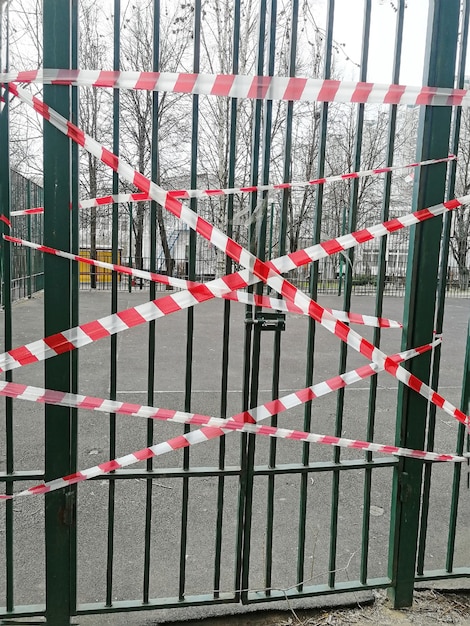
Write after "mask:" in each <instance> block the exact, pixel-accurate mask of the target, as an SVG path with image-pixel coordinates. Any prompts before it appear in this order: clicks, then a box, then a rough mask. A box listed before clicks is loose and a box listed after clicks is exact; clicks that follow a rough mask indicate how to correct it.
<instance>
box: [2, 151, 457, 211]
mask: <svg viewBox="0 0 470 626" xmlns="http://www.w3.org/2000/svg"><path fill="white" fill-rule="evenodd" d="M456 158H457V157H456V156H455V155H454V154H449V156H447V157H444V158H442V159H429V160H427V161H419V162H417V163H409V164H408V165H396V166H393V167H379V168H376V169H372V170H362V171H360V172H348V173H346V174H337V175H335V176H328V177H326V178H315V179H314V180H308V181H304V182H291V183H277V184H275V185H252V186H250V187H229V188H227V189H180V190H171V191H168V194H169V195H171V196H173V197H174V198H208V197H209V198H213V197H216V196H224V195H225V196H226V195H231V194H238V193H256V192H262V191H282V190H283V189H294V188H296V187H308V186H314V185H324V184H326V183H333V182H338V181H345V180H351V179H353V178H364V177H366V176H376V175H379V174H386V173H389V172H396V171H400V170H407V169H410V168H414V167H425V166H427V165H435V164H436V163H446V162H448V161H453V160H455V159H456ZM148 200H151V198H150V196H148V195H147V194H145V193H141V192H139V193H119V194H113V195H108V196H101V197H100V198H91V199H90V200H82V201H81V202H80V203H79V205H78V207H79V208H80V209H90V208H94V207H100V206H104V205H107V204H113V203H117V204H124V203H126V202H145V201H148ZM43 212H44V207H35V208H32V209H22V210H19V211H12V212H11V213H10V217H16V216H19V215H35V214H38V213H43ZM4 219H5V218H4Z"/></svg>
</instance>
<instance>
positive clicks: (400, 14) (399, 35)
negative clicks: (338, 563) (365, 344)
mask: <svg viewBox="0 0 470 626" xmlns="http://www.w3.org/2000/svg"><path fill="white" fill-rule="evenodd" d="M404 15H405V0H400V2H399V4H398V6H397V21H396V31H395V51H394V61H393V76H392V82H393V83H394V84H397V83H398V82H399V80H400V65H401V51H402V43H403V26H404ZM396 126H397V106H396V105H392V106H391V107H390V117H389V123H388V141H387V156H386V165H387V166H391V165H392V164H393V153H394V149H395V133H396ZM391 188H392V175H391V173H388V174H386V175H385V179H384V192H383V201H382V211H381V217H380V220H381V221H382V222H385V221H386V220H388V219H389V213H390V211H389V208H390V197H391ZM386 251H387V238H386V237H382V238H381V239H380V243H379V262H378V267H377V290H376V294H375V315H376V316H377V317H382V311H383V295H384V290H385V274H386V261H385V254H386ZM380 338H381V329H380V328H374V338H373V342H374V345H375V346H380ZM376 402H377V377H376V376H373V377H372V378H371V382H370V388H369V402H368V407H369V408H368V416H367V434H366V440H367V441H372V440H373V438H374V430H375V410H376ZM365 458H366V460H367V461H371V460H372V454H371V453H370V452H367V453H366V455H365ZM371 487H372V468H366V469H365V475H364V507H363V517H362V548H361V566H360V580H361V583H362V584H366V582H367V567H368V557H369V528H370V504H371Z"/></svg>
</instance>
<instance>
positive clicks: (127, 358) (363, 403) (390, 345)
mask: <svg viewBox="0 0 470 626" xmlns="http://www.w3.org/2000/svg"><path fill="white" fill-rule="evenodd" d="M162 295H164V294H162ZM146 298H148V293H146V292H145V291H143V292H140V291H137V292H133V293H131V294H129V293H127V292H121V293H120V294H119V309H124V308H127V307H131V306H135V305H136V304H138V303H139V302H143V301H145V299H146ZM341 300H342V299H341V298H337V297H334V296H328V297H322V298H320V302H321V303H322V304H323V305H325V306H329V307H334V308H338V309H339V308H341ZM373 307H374V299H373V298H372V297H371V296H363V297H354V298H353V304H352V307H351V309H352V310H353V311H354V312H358V313H370V314H372V313H373ZM402 310H403V299H402V298H385V300H384V312H383V316H384V317H390V318H392V319H395V320H399V321H401V320H402V318H403V315H402ZM42 311H43V297H42V295H41V294H38V295H37V296H35V297H34V298H33V299H31V300H23V301H19V302H17V303H16V304H15V305H14V308H13V332H14V342H13V343H14V346H19V345H22V344H24V343H27V342H29V341H33V340H35V339H39V338H41V337H42V336H43V330H42V329H43V317H42V315H43V313H42ZM109 312H110V294H109V293H107V292H97V293H91V292H81V293H80V322H85V321H91V320H93V319H96V318H98V317H101V316H104V315H107V314H108V313H109ZM469 313H470V301H469V300H468V299H452V298H449V299H448V300H447V305H446V315H445V328H444V335H443V347H442V359H441V375H440V387H439V388H440V391H441V392H442V394H443V395H444V396H445V397H446V398H447V399H448V400H450V401H451V402H453V403H454V404H457V405H458V404H459V402H460V394H461V381H462V371H463V360H464V338H465V336H466V328H467V322H468V318H469ZM0 318H1V319H0V322H1V323H2V326H1V332H3V312H2V313H0ZM222 322H223V303H222V302H221V301H211V302H207V303H204V304H201V305H199V306H197V307H196V309H195V334H194V357H193V370H192V372H193V379H192V390H193V393H192V402H191V411H194V412H200V413H204V414H208V415H214V416H218V415H220V378H221V361H222V355H221V343H222V333H223V324H222ZM307 325H308V320H307V319H306V318H304V317H301V316H296V315H294V314H288V315H287V319H286V331H285V332H284V333H283V336H282V352H281V361H280V386H281V391H280V394H281V395H284V394H285V393H288V392H290V391H294V390H297V389H300V388H302V387H303V386H304V385H305V368H306V360H307V356H306V338H307ZM244 327H245V324H244V307H243V306H242V305H239V304H237V303H234V304H233V305H232V315H231V327H230V369H229V381H228V388H229V393H228V404H229V406H228V414H233V413H236V412H238V411H239V410H240V409H241V402H242V383H243V346H244V343H243V336H244ZM355 328H356V329H358V330H359V332H360V333H361V334H363V335H364V336H367V337H368V338H371V337H372V329H367V328H364V327H362V326H359V327H355ZM273 338H274V333H263V334H262V351H261V362H260V393H259V400H260V402H264V401H267V400H269V399H270V398H271V376H272V367H273ZM382 338H383V339H382V349H383V350H384V351H385V352H387V353H388V354H392V353H395V352H398V351H399V350H400V348H401V344H400V341H401V333H400V331H399V330H392V329H387V330H384V331H383V333H382ZM147 342H148V328H147V326H146V325H143V326H139V327H137V328H134V329H132V330H129V331H126V332H124V333H120V334H119V335H118V387H117V389H118V393H117V398H118V400H126V401H129V402H135V403H141V404H146V403H147ZM109 344H110V342H109V340H108V339H105V340H102V341H99V342H96V343H94V344H92V345H89V346H86V347H84V348H82V349H81V350H80V354H79V366H80V383H79V390H80V392H81V393H84V394H89V395H95V396H99V397H107V395H108V394H109V376H110V358H109ZM338 349H339V340H337V339H336V338H335V337H333V336H331V335H330V334H329V333H328V332H327V331H325V330H324V329H318V330H317V339H316V348H315V382H320V381H322V380H325V379H326V378H328V377H330V376H333V375H335V374H336V373H337V371H338ZM156 352H157V359H156V378H155V404H156V405H157V406H160V407H165V408H171V409H180V410H184V387H185V363H186V313H185V312H179V313H176V314H174V315H170V316H168V317H167V318H165V319H162V320H160V321H158V322H157V338H156ZM364 363H365V361H364V359H363V357H361V356H360V355H357V354H355V353H353V352H352V351H349V356H348V369H353V368H354V367H358V366H359V365H362V364H364ZM14 380H15V381H17V382H25V383H29V384H33V385H37V386H43V365H42V364H34V365H30V366H27V367H24V368H21V369H20V370H17V371H16V372H15V373H14ZM396 396H397V381H396V380H395V379H393V378H391V377H390V376H389V375H388V374H381V375H380V376H379V391H378V398H377V411H376V435H375V440H376V441H377V442H379V443H386V444H387V443H393V442H394V432H395V414H396ZM368 401H369V383H368V381H363V382H362V383H359V384H357V385H355V386H352V387H351V388H350V389H348V390H347V391H346V394H345V410H344V421H343V432H342V434H343V436H344V437H349V438H361V439H364V438H365V436H366V435H365V432H366V431H365V429H366V424H367V408H368ZM2 411H3V408H2ZM335 411H336V394H330V395H329V396H326V397H325V398H322V399H319V400H318V401H315V402H314V405H313V421H312V430H313V431H314V432H318V433H324V434H333V433H334V422H335ZM43 413H44V409H43V407H42V406H41V405H38V404H30V403H27V402H24V401H15V412H14V437H15V439H14V441H15V444H14V445H15V448H14V449H15V469H16V470H17V471H18V470H39V469H41V468H42V467H43V456H44V451H43V421H44V420H43ZM302 417H303V409H302V407H300V408H298V409H295V410H292V411H290V412H289V413H286V414H284V415H282V416H280V417H279V425H280V426H286V427H288V428H299V429H302ZM2 427H3V426H2ZM78 428H79V433H78V437H79V439H78V441H79V450H78V468H79V469H84V468H87V467H90V466H92V465H96V464H98V463H100V462H102V461H105V460H108V459H109V453H108V449H109V420H108V418H107V417H106V415H104V414H99V413H91V412H87V411H81V412H80V413H79V427H78ZM146 428H147V424H146V421H145V420H139V419H136V418H131V417H125V416H118V417H117V453H118V455H122V454H126V453H128V452H132V451H134V450H138V449H140V448H143V447H145V445H146ZM181 432H183V430H182V426H180V425H177V424H163V423H157V424H155V442H160V441H164V440H166V439H168V438H170V437H173V436H176V435H178V434H180V433H181ZM456 433H457V423H456V422H454V421H453V420H452V418H450V417H449V416H447V415H446V414H445V413H443V412H441V411H438V414H437V428H436V449H437V450H438V451H440V452H452V451H454V450H455V445H456ZM269 445H270V440H268V438H259V439H257V442H256V455H255V463H256V464H257V465H267V463H268V460H269ZM4 446H5V437H4V436H2V437H1V438H0V470H4V467H5V466H4ZM301 446H302V444H299V443H298V442H293V441H289V442H287V441H279V442H278V444H277V461H276V462H277V463H278V464H289V463H299V462H300V460H301V454H302V447H301ZM218 453H219V443H218V441H214V442H210V443H204V444H200V445H197V446H194V447H193V448H191V451H190V465H191V467H216V466H217V464H218ZM332 455H333V448H331V447H327V446H312V448H311V459H312V460H315V461H325V462H326V461H331V459H332ZM375 456H376V457H379V456H380V455H375ZM342 458H343V459H350V460H352V459H362V458H363V454H361V453H359V452H357V451H350V450H346V451H343V452H342ZM225 461H226V465H227V466H232V467H234V468H235V467H237V466H238V465H239V462H240V436H239V435H237V434H235V433H233V434H230V435H229V436H227V437H226V460H225ZM182 462H183V453H182V452H173V453H171V454H166V455H164V456H162V457H159V458H158V459H157V460H156V461H155V467H157V468H158V467H161V468H181V467H182ZM136 467H138V466H136ZM467 473H468V468H467V466H462V487H461V491H462V496H461V503H460V509H459V525H458V533H457V541H456V556H455V563H454V564H455V566H456V567H459V566H469V565H470V530H469V529H468V524H467V523H466V520H468V515H469V514H470V496H469V492H468V491H467ZM452 476H453V466H452V465H451V464H442V465H439V466H436V467H435V468H434V470H433V480H432V487H431V499H430V516H429V526H428V540H427V544H426V559H425V567H426V569H430V570H433V569H439V568H442V567H444V566H445V558H446V554H445V545H446V541H447V528H448V519H449V506H450V489H451V484H452ZM391 479H392V468H391V467H385V468H383V469H377V470H374V472H373V481H372V502H371V504H372V506H371V529H370V555H369V576H370V577H383V576H386V575H387V554H388V534H389V525H390V497H391ZM108 482H109V481H108V480H107V479H102V480H101V479H99V480H95V481H88V482H85V483H82V484H80V485H79V502H78V515H77V523H78V590H77V593H78V601H79V602H80V603H94V602H103V601H104V598H105V587H106V542H107V501H108ZM189 483H190V485H189V519H190V523H189V526H188V547H187V551H186V552H187V553H186V592H187V593H188V594H189V595H193V594H201V593H210V592H211V591H212V589H213V562H214V550H215V547H214V543H215V541H214V537H215V528H216V503H217V499H216V498H217V483H218V480H217V478H215V477H207V476H200V477H192V478H191V479H190V481H189ZM339 484H340V493H339V518H338V545H337V567H338V572H337V578H338V580H343V581H347V580H357V579H358V577H359V567H360V545H361V533H362V507H363V490H364V470H354V471H348V472H343V473H342V474H341V479H340V483H339ZM23 485H24V486H27V485H26V484H24V483H21V484H20V483H17V484H16V490H19V488H20V486H21V487H22V486H23ZM182 489H183V481H182V479H180V478H171V477H168V476H165V477H162V478H158V479H156V480H155V481H154V489H153V496H152V501H153V514H152V515H153V533H152V544H151V545H152V547H151V557H152V569H151V572H152V574H151V581H150V596H151V597H154V598H157V597H165V596H175V595H176V596H177V594H178V563H179V536H180V519H181V500H182ZM308 489H309V495H308V519H307V527H306V532H307V548H306V560H307V563H308V566H307V568H306V569H308V573H307V574H306V580H308V581H309V582H310V583H318V584H321V583H324V582H326V580H327V572H328V548H329V540H330V539H329V527H330V514H331V507H332V504H331V503H332V475H331V472H323V473H321V472H318V473H315V474H311V475H310V477H309V486H308ZM274 494H275V495H274V551H273V583H272V585H273V587H275V588H277V589H285V588H287V587H289V586H292V585H294V584H295V582H296V558H297V543H296V542H297V525H298V502H299V476H298V474H289V473H284V474H282V475H279V476H277V477H276V481H275V492H274ZM237 496H238V477H237V476H236V475H233V476H230V477H228V478H226V479H225V491H224V520H223V524H224V534H223V544H222V554H223V557H222V572H221V590H222V591H227V592H232V591H233V571H234V563H235V553H234V546H235V533H236V519H237ZM145 499H146V483H145V481H143V480H141V479H130V480H126V481H122V480H121V481H118V482H117V487H116V496H115V507H116V525H115V535H114V546H115V561H114V583H113V598H114V599H115V600H129V599H137V598H140V597H141V594H142V572H143V558H144V548H143V545H144V524H145ZM254 502H255V507H254V511H253V535H252V551H251V570H250V572H251V573H250V588H251V589H263V588H264V586H265V585H264V569H265V538H266V519H267V501H266V477H263V480H256V481H255V498H254ZM43 506H44V503H43V500H42V497H40V496H35V497H30V498H25V499H21V500H17V501H16V502H15V505H14V510H15V516H14V519H15V548H14V551H15V559H16V568H15V603H16V604H33V603H41V602H43V601H44V577H43V574H42V573H43V571H44V552H43V546H42V541H43V539H42V538H43V522H44V516H43ZM3 524H4V519H3V516H2V518H1V521H0V537H2V535H3V536H4V530H5V529H4V526H3ZM2 550H3V546H2ZM2 559H3V557H2ZM32 572H34V573H35V575H34V576H32ZM4 574H5V572H4V568H1V569H0V597H2V598H3V597H4V585H5V580H4ZM366 595H368V596H370V594H366ZM324 600H325V599H323V602H324ZM337 600H338V597H335V601H337ZM327 601H328V598H327ZM309 603H310V605H313V604H315V603H318V599H317V600H314V601H306V602H305V603H304V604H306V605H308V604H309ZM0 604H3V601H0ZM283 604H284V603H281V604H280V605H279V606H282V605H283ZM250 608H251V609H254V608H255V607H253V606H252V607H250ZM235 609H237V607H234V606H231V605H227V606H226V607H225V608H224V607H223V606H219V607H213V608H212V609H211V611H212V613H216V612H222V611H227V612H233V611H234V610H235ZM205 611H207V609H205V608H195V609H191V611H190V612H189V613H188V614H187V615H186V617H199V618H200V617H202V616H203V615H204V614H205V613H204V612H205ZM157 617H158V619H171V618H172V617H174V618H175V619H180V618H182V617H181V610H178V611H177V612H174V611H173V612H172V611H170V610H164V611H160V612H159V613H158V614H152V616H150V615H149V614H146V613H145V612H143V613H140V614H139V613H132V614H122V615H115V616H109V617H107V618H105V617H90V618H80V620H77V621H80V623H83V624H97V625H98V624H108V623H109V624H111V623H112V624H135V625H136V626H137V625H138V624H139V625H140V624H150V623H155V620H156V619H157ZM107 620H110V621H107Z"/></svg>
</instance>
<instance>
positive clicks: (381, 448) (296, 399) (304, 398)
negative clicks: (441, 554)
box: [0, 340, 466, 500]
mask: <svg viewBox="0 0 470 626" xmlns="http://www.w3.org/2000/svg"><path fill="white" fill-rule="evenodd" d="M439 341H440V340H436V341H434V342H433V343H432V344H427V345H426V346H422V347H420V348H415V349H411V350H407V351H405V352H402V353H399V354H395V355H393V356H391V357H389V358H390V359H391V360H393V361H394V362H395V363H399V362H402V361H404V360H408V359H410V358H413V357H415V356H417V355H418V354H422V353H423V352H426V351H427V350H430V349H432V348H433V347H434V346H435V345H436V344H437V343H438V342H439ZM382 369H383V368H381V367H380V366H379V365H377V364H375V363H370V364H368V365H364V366H362V367H360V368H358V369H356V370H352V371H350V372H346V373H345V374H341V375H338V376H335V377H334V378H331V379H329V380H326V381H324V382H322V383H318V384H316V385H312V386H311V387H307V388H305V389H302V390H300V391H297V392H295V393H292V394H289V395H287V396H284V397H283V398H280V399H278V400H272V401H270V402H267V403H266V404H264V405H261V406H259V407H256V408H254V409H250V410H249V411H243V412H242V413H239V414H237V415H234V416H233V417H231V418H229V419H227V420H225V419H221V418H214V417H210V416H207V415H200V414H195V413H185V412H182V411H174V410H168V409H159V408H156V407H148V406H142V405H136V404H129V403H123V402H116V401H111V400H104V399H101V398H94V397H91V396H79V395H74V394H69V393H65V392H57V391H50V390H46V389H40V388H37V387H31V386H27V385H21V384H18V383H7V382H4V383H1V382H0V395H6V396H9V397H12V398H16V399H24V400H30V401H34V402H44V403H50V404H55V405H62V406H69V407H76V408H79V409H88V410H94V411H103V412H106V413H109V412H113V413H120V414H124V415H133V416H139V417H144V418H146V419H159V420H164V421H173V422H178V423H185V424H197V425H202V424H204V427H203V428H200V429H199V430H196V431H192V432H190V433H186V434H185V435H180V436H179V437H174V438H173V439H169V440H168V441H165V442H163V443H159V444H156V445H154V446H150V447H148V448H144V449H142V450H139V451H137V452H133V453H131V454H127V455H125V456H123V457H120V458H117V459H113V460H111V461H107V462H105V463H101V464H99V465H96V466H94V467H91V468H88V469H86V470H81V471H79V472H75V473H74V474H71V475H69V476H64V477H62V478H57V479H54V480H52V481H49V482H43V483H41V484H39V485H36V486H34V487H30V488H28V489H25V490H24V491H21V492H19V493H17V494H14V495H0V500H10V499H12V498H16V497H21V496H28V495H38V494H44V493H49V492H50V491H55V490H57V489H61V488H63V487H66V486H68V485H73V484H75V483H78V482H81V481H84V480H88V479H90V478H95V477H96V476H100V475H103V474H107V473H109V472H111V471H113V470H116V469H120V468H122V467H126V466H129V465H132V464H134V463H138V462H139V461H144V460H146V459H149V458H152V457H155V456H160V455H161V454H165V453H166V452H171V451H173V450H178V449H181V448H184V447H187V446H191V445H195V444H197V443H201V442H204V441H210V440H211V439H215V438H217V437H220V436H222V435H226V434H228V433H230V432H233V431H239V432H248V433H252V434H256V435H265V436H270V437H279V438H282V439H293V440H296V441H304V442H311V443H320V444H325V445H330V446H339V447H344V448H354V449H358V450H365V451H370V452H381V453H383V454H392V455H396V456H407V457H411V458H416V459H420V460H423V461H447V462H448V461H451V462H462V461H464V460H465V458H466V457H465V456H457V455H454V454H440V453H436V452H425V451H423V450H411V449H409V448H401V447H397V446H390V445H384V444H378V443H371V442H367V441H361V440H355V439H346V438H344V437H335V436H331V435H319V434H316V433H309V432H305V431H298V430H290V429H285V428H277V427H273V426H258V424H257V423H258V422H260V421H262V420H264V419H266V418H268V417H272V416H273V415H277V414H279V413H281V412H283V411H286V410H288V409H290V408H293V407H294V406H299V405H301V404H304V403H305V402H308V401H311V400H313V399H315V398H319V397H321V396H324V395H326V394H328V393H331V392H333V391H336V390H337V389H340V388H342V387H345V386H347V385H350V384H353V383H354V382H358V381H360V380H364V379H365V378H368V377H370V376H373V375H374V374H377V373H378V372H379V371H381V370H382Z"/></svg>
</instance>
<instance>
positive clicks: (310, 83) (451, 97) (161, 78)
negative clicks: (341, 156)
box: [0, 69, 470, 107]
mask: <svg viewBox="0 0 470 626" xmlns="http://www.w3.org/2000/svg"><path fill="white" fill-rule="evenodd" d="M13 82H17V83H42V84H53V85H74V86H81V87H105V88H110V89H119V88H121V89H139V90H144V91H166V92H170V93H183V94H199V95H209V96H222V97H228V98H249V99H255V100H290V101H303V102H346V103H348V102H349V103H368V104H406V105H410V104H411V105H432V106H462V107H467V106H469V104H470V96H469V90H468V89H452V88H443V87H427V86H424V87H423V86H420V87H419V86H407V85H396V84H380V83H366V82H349V81H339V80H324V79H319V78H303V77H288V76H246V75H242V74H235V75H234V74H189V73H184V72H174V73H172V72H131V71H127V72H124V71H123V72H116V71H114V72H111V71H100V70H67V69H42V70H30V71H24V72H5V73H2V74H0V83H13Z"/></svg>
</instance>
